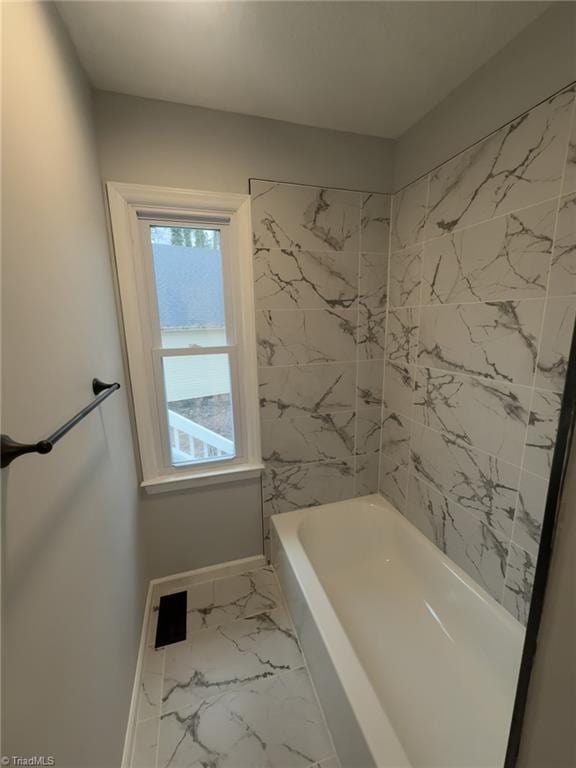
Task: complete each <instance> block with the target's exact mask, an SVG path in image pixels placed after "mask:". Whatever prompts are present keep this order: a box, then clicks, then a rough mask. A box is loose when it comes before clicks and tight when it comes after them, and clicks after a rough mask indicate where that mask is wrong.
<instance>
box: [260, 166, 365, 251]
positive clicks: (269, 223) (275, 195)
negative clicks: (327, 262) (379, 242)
mask: <svg viewBox="0 0 576 768" xmlns="http://www.w3.org/2000/svg"><path fill="white" fill-rule="evenodd" d="M250 190H251V196H252V226H253V230H254V245H255V247H256V248H288V249H302V250H310V251H358V249H359V230H360V204H361V194H360V193H358V192H345V191H342V190H334V189H322V188H319V187H304V186H296V185H292V184H277V183H274V182H268V181H252V182H251V185H250Z"/></svg>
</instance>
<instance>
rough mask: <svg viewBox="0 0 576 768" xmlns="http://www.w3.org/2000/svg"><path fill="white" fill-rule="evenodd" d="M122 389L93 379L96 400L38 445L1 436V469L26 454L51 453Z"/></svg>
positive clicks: (116, 384) (115, 384)
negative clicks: (94, 411)
mask: <svg viewBox="0 0 576 768" xmlns="http://www.w3.org/2000/svg"><path fill="white" fill-rule="evenodd" d="M117 389H120V384H118V382H115V383H114V384H105V383H104V382H103V381H100V379H92V391H93V392H94V394H95V395H96V398H95V400H93V401H92V402H91V403H89V404H88V405H87V406H86V407H85V408H82V410H81V411H79V412H78V413H77V414H76V416H73V417H72V418H71V419H70V421H67V422H66V424H64V425H62V426H61V427H60V429H57V430H56V432H54V433H53V434H51V435H50V437H47V438H46V440H40V442H38V443H28V444H26V443H17V442H16V440H12V438H11V437H9V436H8V435H0V454H1V456H0V467H2V468H4V467H7V466H8V465H9V464H11V463H12V462H13V461H14V459H17V458H18V456H23V455H24V454H25V453H50V451H51V450H52V448H53V447H54V445H55V444H56V443H57V442H58V440H60V439H61V438H62V437H64V435H65V434H66V433H67V432H70V430H71V429H72V427H75V426H76V424H78V422H80V421H82V419H83V418H84V417H85V416H88V414H89V413H90V411H93V410H94V408H97V407H98V406H99V405H100V403H101V402H102V401H103V400H106V398H107V397H109V396H110V395H111V394H112V392H115V391H116V390H117Z"/></svg>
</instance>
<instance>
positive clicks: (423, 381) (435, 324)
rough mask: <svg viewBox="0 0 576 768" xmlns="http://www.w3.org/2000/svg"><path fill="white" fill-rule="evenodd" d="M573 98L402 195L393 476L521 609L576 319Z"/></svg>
mask: <svg viewBox="0 0 576 768" xmlns="http://www.w3.org/2000/svg"><path fill="white" fill-rule="evenodd" d="M574 101H575V99H574V88H573V87H571V88H569V89H566V90H565V91H564V92H562V93H560V94H557V95H556V96H553V97H551V98H550V99H548V100H547V101H546V102H544V103H543V104H541V105H539V106H537V107H536V108H534V109H533V110H531V111H530V112H528V113H526V114H525V115H522V116H521V117H519V118H518V119H516V120H514V121H512V122H511V123H510V124H509V125H506V126H504V127H502V128H501V129H499V130H497V131H496V132H495V133H493V134H491V135H489V136H488V137H486V138H485V139H483V140H482V141H481V142H479V143H478V144H476V145H474V146H473V147H470V148H469V149H467V150H465V151H464V152H461V153H460V154H459V155H457V156H456V157H454V158H453V159H451V160H449V161H448V162H446V163H444V164H443V165H442V166H440V167H439V168H438V169H436V170H434V171H432V172H431V173H430V174H429V175H428V176H426V177H423V178H422V179H420V180H418V181H417V182H415V183H414V184H412V185H410V186H409V187H407V188H406V189H404V190H402V191H401V192H399V193H397V194H395V195H394V196H393V199H392V215H391V254H390V268H389V279H390V282H389V286H388V302H389V310H388V312H389V315H388V322H387V326H388V327H387V341H386V349H385V374H384V411H383V425H382V431H381V435H382V439H381V457H380V463H381V467H380V489H381V492H382V493H383V494H384V495H386V496H387V497H388V498H390V499H391V500H392V501H393V502H394V503H396V504H397V506H398V507H399V509H400V510H401V511H404V512H405V513H406V515H407V516H408V517H409V518H410V519H411V520H412V522H414V523H415V524H416V525H417V526H418V527H420V528H421V529H422V530H423V531H424V532H425V533H426V535H427V536H429V538H430V539H431V540H432V541H434V542H435V543H436V545H437V546H439V547H440V548H441V549H443V550H444V551H445V552H446V554H447V555H448V556H449V557H450V558H451V559H452V560H454V561H455V562H457V563H458V564H459V565H460V566H461V567H462V568H464V569H465V570H466V571H467V572H468V573H469V574H470V575H471V576H472V577H473V578H474V579H476V580H477V581H478V582H479V583H480V584H481V585H483V586H484V587H485V588H486V589H488V590H489V592H490V593H491V594H492V595H493V596H494V597H495V598H496V599H497V600H498V601H499V602H501V603H502V604H503V605H504V607H505V608H506V609H507V610H508V611H510V612H511V613H512V614H513V615H514V616H515V617H517V618H518V619H519V620H520V621H523V622H525V620H526V616H527V611H528V600H529V595H530V592H531V584H532V580H533V573H534V563H535V559H536V555H537V551H538V546H539V541H540V532H541V525H542V518H543V514H544V506H545V499H546V488H547V482H548V476H549V474H550V465H551V461H552V456H553V451H554V445H555V442H556V434H557V429H558V418H559V410H560V403H561V395H562V390H563V387H564V381H565V376H566V367H567V361H568V355H569V351H570V341H571V337H572V332H573V328H574V322H575V317H576V255H575V252H574V248H575V247H576V224H575V222H576V209H575V205H576V194H575V193H576V152H575V148H576V138H575V137H576V106H575V104H574ZM419 254H421V255H420V259H421V270H420V280H421V284H420V286H418V275H419V272H418V263H417V261H418V255H419ZM411 257H412V258H413V259H414V261H412V260H411ZM396 418H397V419H398V420H399V421H400V422H401V423H402V425H403V427H404V429H403V430H402V429H401V428H400V424H399V423H398V422H396V421H395V419H396ZM406 435H408V437H406ZM406 444H408V448H409V456H410V461H409V464H408V466H406V464H405V463H404V462H405V456H406ZM406 488H407V489H408V496H407V500H406Z"/></svg>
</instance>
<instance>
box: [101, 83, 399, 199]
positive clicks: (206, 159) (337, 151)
mask: <svg viewBox="0 0 576 768" xmlns="http://www.w3.org/2000/svg"><path fill="white" fill-rule="evenodd" d="M94 107H95V115H96V133H97V136H98V147H99V153H100V165H101V170H102V176H103V178H104V179H105V180H107V181H129V182H135V183H138V184H156V185H164V186H169V187H184V188H186V189H209V190H216V191H218V192H243V193H246V192H248V179H249V178H250V177H254V178H263V179H273V180H276V181H290V182H293V183H296V184H323V185H325V186H327V187H342V188H344V189H356V190H368V191H370V192H388V191H390V188H391V182H392V146H393V142H392V141H389V140H387V139H379V138H375V137H373V136H359V135H357V134H354V133H343V132H340V131H326V130H323V129H321V128H310V127H308V126H304V125H294V124H293V123H284V122H281V121H279V120H267V119H264V118H261V117H248V116H246V115H238V114H234V113H232V112H218V111H215V110H211V109H203V108H201V107H190V106H186V105H184V104H173V103H171V102H167V101H157V100H155V99H143V98H140V97H136V96H125V95H123V94H119V93H110V92H103V91H96V92H95V94H94Z"/></svg>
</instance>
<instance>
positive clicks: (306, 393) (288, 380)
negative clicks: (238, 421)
mask: <svg viewBox="0 0 576 768" xmlns="http://www.w3.org/2000/svg"><path fill="white" fill-rule="evenodd" d="M258 379H259V397H260V416H261V418H262V419H277V418H288V417H294V416H303V415H305V414H316V413H333V412H335V411H345V410H352V409H354V399H355V384H356V366H355V364H354V363H331V364H329V365H295V366H294V365H293V366H282V367H279V368H260V370H259V371H258ZM371 382H372V380H371V379H369V380H368V382H367V383H366V384H365V386H366V387H367V388H368V387H369V386H371ZM381 386H382V385H380V391H381ZM375 391H376V392H377V391H378V390H375ZM368 392H369V390H368V389H366V391H365V396H366V397H368V396H369V395H368Z"/></svg>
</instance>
